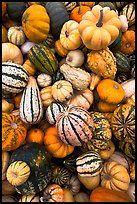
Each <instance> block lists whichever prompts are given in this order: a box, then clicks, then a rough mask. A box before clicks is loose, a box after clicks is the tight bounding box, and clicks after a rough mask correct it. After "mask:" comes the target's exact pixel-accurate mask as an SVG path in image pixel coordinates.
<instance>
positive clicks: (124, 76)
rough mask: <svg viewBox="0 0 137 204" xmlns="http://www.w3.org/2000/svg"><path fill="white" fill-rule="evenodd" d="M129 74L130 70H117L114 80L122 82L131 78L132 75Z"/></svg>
mask: <svg viewBox="0 0 137 204" xmlns="http://www.w3.org/2000/svg"><path fill="white" fill-rule="evenodd" d="M129 74H130V73H129V72H117V73H116V76H115V79H114V80H115V81H116V82H118V83H119V84H121V83H123V82H124V81H127V80H129V79H130V77H131V76H130V75H129Z"/></svg>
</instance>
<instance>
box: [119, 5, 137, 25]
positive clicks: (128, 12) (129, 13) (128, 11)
mask: <svg viewBox="0 0 137 204" xmlns="http://www.w3.org/2000/svg"><path fill="white" fill-rule="evenodd" d="M120 14H121V15H125V16H126V17H127V21H128V25H129V26H131V25H133V24H134V23H135V4H134V3H128V4H127V5H126V6H124V8H123V9H122V11H121V12H120Z"/></svg>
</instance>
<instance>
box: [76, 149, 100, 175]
mask: <svg viewBox="0 0 137 204" xmlns="http://www.w3.org/2000/svg"><path fill="white" fill-rule="evenodd" d="M76 168H77V172H78V174H79V175H80V176H83V177H84V176H96V175H98V174H100V172H101V171H102V168H103V162H102V159H101V157H100V156H99V154H98V153H97V152H94V151H87V152H86V153H83V154H82V155H80V156H79V157H78V158H77V159H76Z"/></svg>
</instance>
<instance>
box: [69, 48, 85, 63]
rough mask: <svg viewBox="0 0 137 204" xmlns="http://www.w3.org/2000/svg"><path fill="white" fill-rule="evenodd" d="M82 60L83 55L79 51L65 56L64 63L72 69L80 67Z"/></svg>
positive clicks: (83, 58)
mask: <svg viewBox="0 0 137 204" xmlns="http://www.w3.org/2000/svg"><path fill="white" fill-rule="evenodd" d="M84 60H85V56H84V53H83V52H82V51H81V50H80V49H77V50H72V51H69V52H68V54H67V56H66V63H67V64H68V65H70V66H72V67H81V66H82V64H83V63H84Z"/></svg>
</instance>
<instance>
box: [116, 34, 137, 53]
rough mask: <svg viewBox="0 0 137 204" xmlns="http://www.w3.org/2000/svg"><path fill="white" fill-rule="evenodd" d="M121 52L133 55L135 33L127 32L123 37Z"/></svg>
mask: <svg viewBox="0 0 137 204" xmlns="http://www.w3.org/2000/svg"><path fill="white" fill-rule="evenodd" d="M121 41H122V43H121V47H120V49H119V50H120V51H121V52H122V53H124V54H128V55H130V54H132V53H133V52H134V51H135V31H133V30H127V31H126V32H124V33H123V35H122V40H121Z"/></svg>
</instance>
